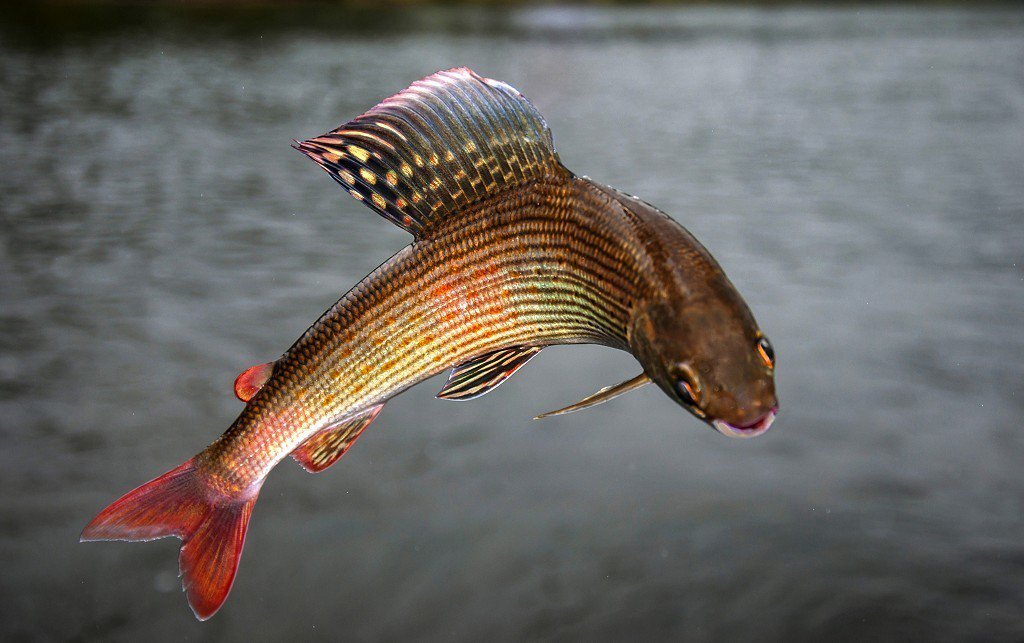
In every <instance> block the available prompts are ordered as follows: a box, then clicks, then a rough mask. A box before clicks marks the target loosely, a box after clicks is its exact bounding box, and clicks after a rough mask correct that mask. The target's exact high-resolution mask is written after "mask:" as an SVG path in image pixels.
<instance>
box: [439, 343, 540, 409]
mask: <svg viewBox="0 0 1024 643" xmlns="http://www.w3.org/2000/svg"><path fill="white" fill-rule="evenodd" d="M543 349H544V347H543V346H512V347H509V348H502V349H499V350H496V351H491V352H489V353H484V354H483V355H480V356H478V357H474V358H473V359H471V360H469V361H467V362H463V363H462V364H459V365H458V366H456V367H455V368H453V369H452V372H451V373H450V374H449V375H448V381H447V382H446V383H445V385H444V386H443V387H441V390H440V391H438V392H437V395H436V396H435V397H437V399H439V400H453V401H456V402H465V401H468V400H475V399H476V398H478V397H480V396H482V395H486V394H487V393H490V392H491V391H493V390H494V389H496V388H498V386H500V385H502V384H504V383H505V382H506V381H507V380H508V378H510V377H512V376H513V375H515V374H516V372H517V371H519V369H521V368H522V367H523V366H526V363H527V362H529V361H530V360H531V359H533V358H534V357H536V356H537V354H538V353H540V352H541V350H543Z"/></svg>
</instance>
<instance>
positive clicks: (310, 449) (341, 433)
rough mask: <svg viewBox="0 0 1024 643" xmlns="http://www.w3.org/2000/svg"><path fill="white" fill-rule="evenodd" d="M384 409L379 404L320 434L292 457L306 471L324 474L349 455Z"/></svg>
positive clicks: (297, 449) (304, 444)
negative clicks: (353, 446) (350, 450)
mask: <svg viewBox="0 0 1024 643" xmlns="http://www.w3.org/2000/svg"><path fill="white" fill-rule="evenodd" d="M382 408H384V404H383V403H381V404H375V405H374V406H371V407H369V408H368V409H366V410H364V411H360V412H359V413H357V414H355V415H350V416H348V417H346V418H344V419H343V420H341V421H340V422H337V423H335V424H332V425H330V426H328V427H327V428H325V429H322V430H321V431H318V432H317V433H316V434H314V435H313V437H311V438H309V439H308V440H306V441H305V442H303V443H302V444H300V445H299V446H298V447H297V448H296V449H295V450H294V451H292V457H293V458H294V459H295V461H296V462H298V463H299V464H301V465H302V468H303V469H305V470H306V471H309V472H310V473H320V472H321V471H323V470H324V469H326V468H327V467H329V466H331V465H332V464H334V463H335V462H337V461H338V460H339V459H340V458H341V456H343V455H345V453H346V452H347V451H348V450H349V449H350V448H351V447H352V445H353V444H354V443H355V441H356V439H357V438H358V437H359V436H360V435H361V434H362V433H363V431H364V430H365V429H366V427H368V426H370V424H371V423H372V422H373V421H374V420H375V419H376V418H377V414H378V413H380V410H381V409H382Z"/></svg>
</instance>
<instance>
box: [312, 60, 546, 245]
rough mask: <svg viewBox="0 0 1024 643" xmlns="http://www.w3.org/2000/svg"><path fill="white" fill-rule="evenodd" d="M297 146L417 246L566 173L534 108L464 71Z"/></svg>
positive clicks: (444, 74) (428, 82)
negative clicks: (470, 214) (450, 223)
mask: <svg viewBox="0 0 1024 643" xmlns="http://www.w3.org/2000/svg"><path fill="white" fill-rule="evenodd" d="M295 147H296V148H297V149H298V150H299V151H301V152H303V153H304V154H306V155H307V156H309V157H310V158H311V159H313V160H314V161H316V162H317V163H318V164H319V165H320V166H321V167H323V168H324V169H325V170H327V173H328V174H330V175H331V177H332V178H333V179H334V180H335V181H337V182H338V183H340V184H341V186H342V187H344V188H345V189H346V190H348V192H349V193H350V194H351V195H352V196H353V197H355V198H356V199H358V200H360V201H362V202H363V203H365V204H366V205H368V206H369V207H370V208H372V209H373V210H374V211H375V212H377V213H378V214H380V215H381V216H383V217H385V218H386V219H389V220H391V221H393V222H394V223H396V224H398V225H399V226H401V227H402V228H405V229H406V230H408V231H409V232H412V233H413V234H414V235H415V236H416V237H417V238H419V237H422V236H423V235H424V232H425V230H426V229H427V228H428V227H429V226H430V224H431V223H432V222H433V221H436V220H438V219H439V218H442V217H445V216H449V215H452V214H454V213H456V212H458V211H459V210H460V209H462V208H464V207H465V206H467V205H469V204H471V203H474V202H476V201H479V200H481V199H483V198H485V197H487V196H491V195H494V194H497V193H499V192H501V191H502V190H504V189H507V188H509V187H514V186H516V185H521V184H523V183H526V182H528V181H530V180H532V179H535V178H538V177H540V176H544V175H548V174H552V173H556V172H560V171H565V170H564V169H562V166H561V163H560V162H559V160H558V155H557V153H556V152H555V146H554V142H553V141H552V138H551V132H550V131H549V130H548V127H547V125H546V124H545V123H544V119H543V118H541V115H540V114H539V113H537V110H536V108H534V106H533V105H532V104H531V103H530V101H528V100H527V99H526V98H524V97H523V96H522V94H520V93H519V92H518V91H516V90H515V89H513V88H512V87H510V86H509V85H506V84H505V83H502V82H499V81H496V80H491V79H489V78H482V77H480V76H478V75H477V74H475V73H474V72H473V71H472V70H470V69H467V68H465V67H460V68H457V69H449V70H448V71H440V72H437V73H436V74H433V75H431V76H427V77H426V78H424V79H422V80H418V81H416V82H415V83H413V84H412V85H410V86H409V87H408V88H406V89H404V90H402V91H401V92H399V93H397V94H395V95H394V96H392V97H390V98H388V99H386V100H384V101H383V102H381V103H380V104H379V105H377V106H376V107H374V108H373V109H371V110H370V111H368V112H366V113H365V114H363V115H362V116H360V117H358V118H356V119H355V120H352V121H349V122H348V123H346V124H345V125H342V126H341V127H339V128H338V129H335V130H332V131H330V132H328V133H327V134H324V135H323V136H318V137H316V138H312V139H309V140H308V141H303V142H302V143H296V145H295Z"/></svg>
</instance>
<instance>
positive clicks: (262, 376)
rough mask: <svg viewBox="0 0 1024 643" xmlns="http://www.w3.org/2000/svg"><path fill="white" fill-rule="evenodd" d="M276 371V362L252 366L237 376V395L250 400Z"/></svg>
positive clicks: (243, 399)
mask: <svg viewBox="0 0 1024 643" xmlns="http://www.w3.org/2000/svg"><path fill="white" fill-rule="evenodd" d="M273 372H274V362H267V363H266V364H257V365H256V366H250V367H249V368H247V369H245V370H244V371H242V372H241V373H239V374H238V377H236V378H235V397H237V398H238V399H240V400H242V401H243V402H248V401H249V400H251V399H252V396H253V395H256V394H257V393H259V391H260V389H261V388H263V385H264V384H266V383H267V380H269V379H270V376H271V375H272V374H273Z"/></svg>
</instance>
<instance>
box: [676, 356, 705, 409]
mask: <svg viewBox="0 0 1024 643" xmlns="http://www.w3.org/2000/svg"><path fill="white" fill-rule="evenodd" d="M676 392H677V393H678V394H679V399H681V400H682V401H683V403H684V404H686V405H687V406H692V407H697V406H698V401H699V400H700V383H699V382H698V381H697V376H696V374H695V373H694V372H693V370H692V369H690V368H689V367H688V366H684V367H683V368H682V369H681V371H680V373H679V379H677V380H676Z"/></svg>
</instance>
